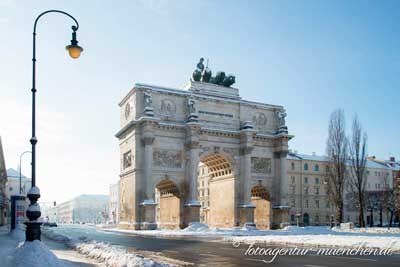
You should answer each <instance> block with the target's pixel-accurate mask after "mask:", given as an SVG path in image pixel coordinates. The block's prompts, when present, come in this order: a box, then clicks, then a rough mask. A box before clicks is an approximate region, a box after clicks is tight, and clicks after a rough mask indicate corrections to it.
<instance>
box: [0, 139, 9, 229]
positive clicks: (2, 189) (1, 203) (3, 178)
mask: <svg viewBox="0 0 400 267" xmlns="http://www.w3.org/2000/svg"><path fill="white" fill-rule="evenodd" d="M6 192H7V171H6V161H5V159H4V152H3V144H2V142H1V136H0V226H1V225H4V224H6V223H7V210H8V206H9V205H8V199H7V195H6Z"/></svg>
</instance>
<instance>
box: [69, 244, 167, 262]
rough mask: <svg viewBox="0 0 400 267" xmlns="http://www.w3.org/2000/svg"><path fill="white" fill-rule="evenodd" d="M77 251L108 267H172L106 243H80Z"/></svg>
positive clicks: (77, 245)
mask: <svg viewBox="0 0 400 267" xmlns="http://www.w3.org/2000/svg"><path fill="white" fill-rule="evenodd" d="M74 248H75V250H77V251H78V252H79V253H81V254H84V255H86V256H88V257H90V258H93V259H96V260H98V261H100V262H104V263H105V264H106V265H107V266H113V267H133V266H145V267H150V266H171V265H168V264H161V263H156V262H154V261H153V260H150V259H146V258H144V257H142V256H139V255H136V254H133V253H129V252H128V251H127V250H126V249H124V248H122V247H119V246H112V245H109V244H106V243H102V242H101V243H97V242H95V241H91V242H89V243H78V244H75V245H74Z"/></svg>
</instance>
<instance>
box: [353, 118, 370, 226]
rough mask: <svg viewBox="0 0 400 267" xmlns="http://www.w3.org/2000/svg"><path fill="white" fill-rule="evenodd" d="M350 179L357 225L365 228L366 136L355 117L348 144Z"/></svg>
mask: <svg viewBox="0 0 400 267" xmlns="http://www.w3.org/2000/svg"><path fill="white" fill-rule="evenodd" d="M349 157H350V177H349V183H350V186H351V190H352V191H353V194H354V196H355V201H356V203H355V204H356V205H355V206H356V207H357V208H358V223H359V225H360V227H365V220H364V208H365V201H364V196H365V194H364V193H365V184H366V181H367V175H366V165H367V134H366V133H365V132H364V133H362V127H361V124H360V122H359V120H358V118H357V116H355V117H354V119H353V125H352V136H351V139H350V142H349Z"/></svg>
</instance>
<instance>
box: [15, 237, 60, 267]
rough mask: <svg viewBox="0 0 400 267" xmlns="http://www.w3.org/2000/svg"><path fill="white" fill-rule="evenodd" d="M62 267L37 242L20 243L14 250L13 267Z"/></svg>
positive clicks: (54, 257) (52, 255)
mask: <svg viewBox="0 0 400 267" xmlns="http://www.w3.org/2000/svg"><path fill="white" fill-rule="evenodd" d="M26 266H29V267H62V266H64V264H63V263H62V262H61V261H60V260H59V259H58V258H57V257H56V256H55V255H54V253H53V252H51V251H50V249H49V248H48V247H47V246H46V245H45V244H43V243H42V242H41V241H39V240H35V241H33V242H21V243H20V244H19V245H18V247H17V249H16V250H15V267H26Z"/></svg>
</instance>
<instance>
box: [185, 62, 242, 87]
mask: <svg viewBox="0 0 400 267" xmlns="http://www.w3.org/2000/svg"><path fill="white" fill-rule="evenodd" d="M203 62H204V58H200V60H199V63H197V65H196V69H195V70H194V71H193V73H192V80H193V81H196V82H200V81H201V82H205V83H213V84H218V85H222V86H226V87H230V86H231V85H232V84H234V83H235V76H233V75H231V74H229V75H228V76H226V74H225V72H223V71H218V72H217V74H216V75H215V77H212V72H211V69H209V68H208V60H207V66H206V67H205V68H204V64H203Z"/></svg>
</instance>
